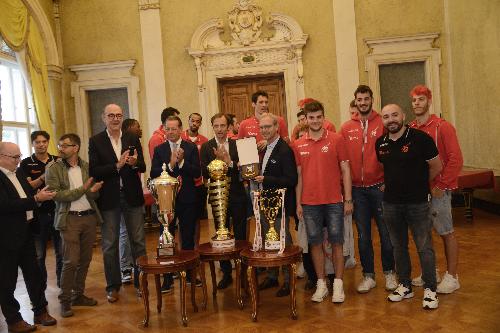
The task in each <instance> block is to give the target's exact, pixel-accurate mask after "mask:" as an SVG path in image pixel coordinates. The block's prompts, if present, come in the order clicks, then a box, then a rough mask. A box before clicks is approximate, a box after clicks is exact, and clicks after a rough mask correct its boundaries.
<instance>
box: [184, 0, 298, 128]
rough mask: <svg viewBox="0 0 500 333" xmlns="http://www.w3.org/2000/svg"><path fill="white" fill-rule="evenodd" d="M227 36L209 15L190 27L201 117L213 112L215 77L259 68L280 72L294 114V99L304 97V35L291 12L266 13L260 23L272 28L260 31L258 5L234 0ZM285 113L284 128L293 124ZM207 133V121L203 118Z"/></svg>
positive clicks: (216, 105) (261, 71)
mask: <svg viewBox="0 0 500 333" xmlns="http://www.w3.org/2000/svg"><path fill="white" fill-rule="evenodd" d="M228 22H229V23H228V25H229V27H230V29H231V31H230V32H231V39H230V40H223V39H221V36H222V34H223V33H224V31H225V28H224V21H223V20H222V19H221V18H213V19H210V20H208V21H206V22H204V23H202V24H201V25H200V26H199V27H198V28H197V29H196V30H195V32H194V33H193V35H192V37H191V43H190V46H189V47H188V49H187V51H188V53H189V54H190V55H191V56H192V57H193V60H194V63H195V68H196V73H197V84H198V97H199V103H200V113H201V114H202V115H203V116H204V117H208V118H210V116H212V115H214V114H215V113H217V112H219V105H220V104H219V96H218V83H217V80H218V79H221V78H229V77H240V76H250V75H260V74H271V73H273V74H275V73H283V75H284V78H285V92H286V101H287V109H288V110H289V112H287V114H288V115H290V114H294V112H290V110H293V111H295V109H296V103H297V101H298V100H299V99H301V98H304V79H303V76H304V68H303V63H302V49H303V47H304V46H305V45H306V42H307V38H308V35H307V34H305V33H304V32H303V31H302V28H301V27H300V25H299V23H298V22H297V21H296V20H295V19H294V18H292V17H290V16H287V15H285V14H280V13H270V14H269V15H268V16H267V18H266V20H265V23H266V25H267V27H268V29H269V30H270V31H271V32H272V34H271V35H270V36H269V34H267V35H268V36H266V35H265V34H264V33H263V30H262V28H263V24H264V20H263V18H262V8H260V7H258V6H256V5H254V4H252V1H251V0H239V1H237V3H236V5H235V6H234V7H233V9H232V10H231V11H229V12H228ZM292 118H293V117H289V119H288V122H289V123H288V125H289V128H292V127H293V119H292ZM204 127H206V128H204V130H205V133H209V127H208V123H207V122H205V123H204Z"/></svg>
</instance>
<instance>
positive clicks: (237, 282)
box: [235, 258, 243, 310]
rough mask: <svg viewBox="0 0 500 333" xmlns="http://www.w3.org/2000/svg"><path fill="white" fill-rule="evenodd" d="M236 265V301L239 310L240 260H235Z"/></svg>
mask: <svg viewBox="0 0 500 333" xmlns="http://www.w3.org/2000/svg"><path fill="white" fill-rule="evenodd" d="M235 263H236V265H235V266H236V300H237V301H238V306H239V308H240V310H242V309H243V298H242V297H241V259H239V258H238V259H235Z"/></svg>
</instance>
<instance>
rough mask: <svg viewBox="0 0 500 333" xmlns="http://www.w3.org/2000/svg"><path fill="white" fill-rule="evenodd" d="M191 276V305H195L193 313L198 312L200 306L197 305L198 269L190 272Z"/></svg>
mask: <svg viewBox="0 0 500 333" xmlns="http://www.w3.org/2000/svg"><path fill="white" fill-rule="evenodd" d="M189 274H190V276H191V304H193V311H194V312H198V306H197V305H196V268H193V269H192V270H191V271H189Z"/></svg>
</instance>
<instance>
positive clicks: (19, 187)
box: [0, 167, 33, 221]
mask: <svg viewBox="0 0 500 333" xmlns="http://www.w3.org/2000/svg"><path fill="white" fill-rule="evenodd" d="M0 170H2V172H3V173H4V174H5V175H6V176H7V178H9V180H10V182H11V183H12V185H14V187H15V188H16V190H17V193H18V194H19V197H20V198H21V199H24V198H27V197H28V196H27V195H26V192H24V189H23V186H22V185H21V183H20V182H19V179H17V175H16V173H15V172H12V171H10V170H7V169H5V168H2V167H0ZM32 219H33V211H32V210H28V211H26V220H28V221H29V220H32Z"/></svg>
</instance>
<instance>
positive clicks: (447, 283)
mask: <svg viewBox="0 0 500 333" xmlns="http://www.w3.org/2000/svg"><path fill="white" fill-rule="evenodd" d="M457 289H460V283H458V274H457V277H456V278H454V277H453V275H451V274H448V272H446V273H444V276H443V280H442V281H441V283H440V284H438V286H437V289H436V291H437V292H438V293H440V294H451V293H452V292H454V291H455V290H457Z"/></svg>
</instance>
